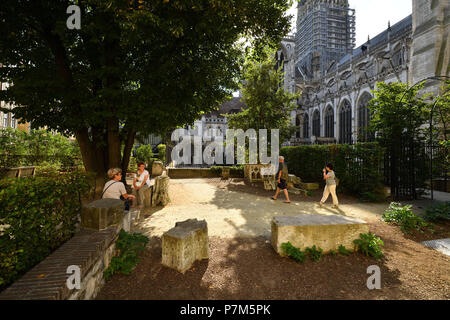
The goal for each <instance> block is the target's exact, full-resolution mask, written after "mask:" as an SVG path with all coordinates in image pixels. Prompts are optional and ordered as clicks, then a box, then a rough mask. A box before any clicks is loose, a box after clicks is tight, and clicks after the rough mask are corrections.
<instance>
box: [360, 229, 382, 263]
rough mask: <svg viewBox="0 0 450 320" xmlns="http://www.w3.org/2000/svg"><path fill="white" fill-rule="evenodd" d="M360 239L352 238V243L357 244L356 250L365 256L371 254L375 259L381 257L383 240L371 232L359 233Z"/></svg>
mask: <svg viewBox="0 0 450 320" xmlns="http://www.w3.org/2000/svg"><path fill="white" fill-rule="evenodd" d="M359 237H360V239H357V240H354V241H353V243H354V244H355V245H357V246H358V250H359V251H361V252H362V253H363V254H365V255H366V256H371V257H373V258H375V259H381V258H382V257H383V250H382V249H381V246H382V245H384V243H383V241H382V240H381V239H380V238H379V237H377V236H375V235H374V234H373V233H370V232H369V233H367V234H362V233H361V234H360V235H359Z"/></svg>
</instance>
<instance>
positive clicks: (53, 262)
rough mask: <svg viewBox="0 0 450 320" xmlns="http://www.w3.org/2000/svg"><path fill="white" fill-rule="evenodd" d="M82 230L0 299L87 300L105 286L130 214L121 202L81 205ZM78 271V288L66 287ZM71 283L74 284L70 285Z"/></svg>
mask: <svg viewBox="0 0 450 320" xmlns="http://www.w3.org/2000/svg"><path fill="white" fill-rule="evenodd" d="M81 216H82V217H81V220H82V226H83V228H82V229H81V231H79V232H78V233H76V234H75V236H74V237H73V238H72V239H70V240H69V241H67V242H66V243H65V244H63V245H62V246H61V247H59V248H58V249H57V250H56V251H55V252H53V253H52V254H51V255H50V256H48V257H47V258H46V259H45V260H44V261H42V262H41V263H39V264H38V265H37V266H35V267H34V268H33V269H31V270H30V271H28V272H27V273H26V274H25V275H24V276H23V277H22V278H21V279H19V280H18V281H16V282H14V283H13V284H12V285H11V286H10V287H8V288H7V289H5V290H4V291H2V292H1V293H0V300H89V299H93V298H95V297H96V295H97V293H98V292H99V291H100V289H101V288H102V286H103V284H104V279H103V271H105V270H106V269H107V268H108V266H109V263H110V262H111V259H112V257H113V256H114V255H115V254H116V250H115V248H116V245H115V243H116V240H117V238H118V237H119V232H120V230H121V229H122V228H123V229H124V230H125V231H128V232H129V231H130V224H131V213H130V212H128V211H125V212H124V210H123V202H122V201H121V200H115V199H102V200H97V201H94V202H92V203H90V204H87V205H84V206H83V210H82V213H81ZM69 267H72V268H73V267H75V268H76V267H78V268H79V276H80V277H79V284H80V288H79V289H77V288H69V286H68V285H67V281H68V279H73V278H74V277H75V274H74V270H70V269H68V268H69ZM72 283H74V282H72Z"/></svg>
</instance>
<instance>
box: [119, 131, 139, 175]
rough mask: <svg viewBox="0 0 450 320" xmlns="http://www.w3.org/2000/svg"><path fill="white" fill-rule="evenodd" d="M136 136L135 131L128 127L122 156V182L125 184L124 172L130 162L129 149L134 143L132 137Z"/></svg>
mask: <svg viewBox="0 0 450 320" xmlns="http://www.w3.org/2000/svg"><path fill="white" fill-rule="evenodd" d="M135 137H136V132H135V131H134V130H133V129H128V131H127V138H126V140H125V147H124V149H123V158H122V172H123V175H122V182H123V183H125V184H126V173H127V171H128V165H129V163H130V157H131V150H132V149H133V145H134V138H135Z"/></svg>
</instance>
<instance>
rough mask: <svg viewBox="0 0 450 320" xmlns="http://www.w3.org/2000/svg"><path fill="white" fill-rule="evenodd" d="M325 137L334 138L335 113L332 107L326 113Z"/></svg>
mask: <svg viewBox="0 0 450 320" xmlns="http://www.w3.org/2000/svg"><path fill="white" fill-rule="evenodd" d="M325 137H327V138H334V111H333V108H332V107H331V106H328V107H327V111H325Z"/></svg>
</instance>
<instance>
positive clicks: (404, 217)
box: [382, 202, 432, 233]
mask: <svg viewBox="0 0 450 320" xmlns="http://www.w3.org/2000/svg"><path fill="white" fill-rule="evenodd" d="M411 207H412V206H411V205H406V206H402V205H401V204H400V203H396V202H392V203H391V204H390V205H389V209H388V210H386V212H385V213H384V214H383V216H382V220H383V221H385V222H389V223H393V224H396V225H398V226H400V229H401V230H402V231H403V232H404V233H410V232H411V231H412V230H417V231H420V232H423V231H424V230H425V229H426V228H428V229H430V230H431V229H432V226H431V225H430V224H428V223H427V222H425V220H424V219H423V218H421V217H419V216H417V215H415V214H414V213H413V212H412V210H411Z"/></svg>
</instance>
